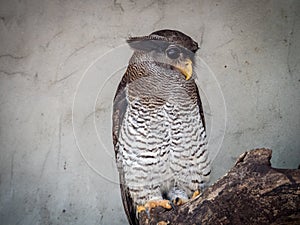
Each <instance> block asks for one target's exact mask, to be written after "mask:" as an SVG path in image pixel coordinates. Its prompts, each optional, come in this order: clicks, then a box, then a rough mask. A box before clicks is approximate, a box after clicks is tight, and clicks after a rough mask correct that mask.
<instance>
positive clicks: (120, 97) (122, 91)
mask: <svg viewBox="0 0 300 225" xmlns="http://www.w3.org/2000/svg"><path fill="white" fill-rule="evenodd" d="M126 86H127V75H126V74H125V75H124V76H123V78H122V80H121V82H120V84H119V86H118V89H117V92H116V95H115V98H114V102H113V118H112V119H113V127H112V134H113V144H114V147H115V154H116V155H117V154H118V152H117V151H118V149H117V148H116V144H117V142H118V137H119V132H120V128H121V126H122V122H123V118H124V115H125V112H126V110H127V105H128V103H127V99H126Z"/></svg>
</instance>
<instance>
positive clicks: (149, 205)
mask: <svg viewBox="0 0 300 225" xmlns="http://www.w3.org/2000/svg"><path fill="white" fill-rule="evenodd" d="M159 206H161V207H163V208H165V209H171V208H173V209H174V204H173V203H172V202H170V201H169V200H165V199H163V200H151V201H149V202H147V203H146V204H145V205H138V206H137V208H136V212H137V214H140V213H141V212H142V211H145V212H146V213H147V215H148V217H150V211H151V209H153V208H156V207H159Z"/></svg>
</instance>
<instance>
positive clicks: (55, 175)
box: [0, 0, 300, 225]
mask: <svg viewBox="0 0 300 225" xmlns="http://www.w3.org/2000/svg"><path fill="white" fill-rule="evenodd" d="M299 12H300V1H298V0H294V1H285V0H282V1H280V0H273V1H267V0H257V1H248V0H245V1H221V0H219V1H217V0H214V1H211V0H207V1H192V0H191V1H163V0H161V1H134V0H128V1H121V0H117V1H116V0H115V1H96V0H86V1H79V0H75V1H71V0H69V1H68V0H66V1H64V0H53V1H39V0H32V1H23V0H18V1H17V0H12V1H4V0H3V1H1V3H0V41H1V42H0V221H1V222H0V223H1V224H5V225H9V224H26V225H27V224H28V225H32V224H126V223H127V222H126V219H125V215H124V213H123V209H122V205H121V199H120V194H119V187H118V185H117V184H116V183H115V179H116V169H115V165H114V163H113V160H112V159H113V150H112V144H111V140H110V126H111V122H110V121H109V120H108V119H109V117H110V113H111V101H112V96H113V93H114V91H115V89H116V83H117V82H118V80H119V79H120V77H121V75H122V73H123V72H124V67H120V68H119V66H120V65H122V63H123V61H124V60H125V62H126V60H127V57H129V55H128V54H127V52H128V51H127V50H126V49H125V50H124V49H123V50H122V49H121V50H119V48H117V47H118V46H120V45H122V44H124V43H125V39H126V38H127V37H128V36H129V35H146V34H149V33H151V32H153V31H154V30H158V29H162V28H171V29H178V30H181V31H183V32H185V33H187V34H189V35H190V36H191V37H193V38H194V39H195V40H197V41H198V42H199V43H200V45H201V49H200V51H199V53H198V55H199V56H200V57H201V59H202V60H203V61H204V62H205V63H206V65H207V66H208V67H209V68H210V70H211V71H210V72H211V73H212V74H214V76H215V78H216V80H215V83H217V84H218V85H219V87H220V90H221V93H222V94H223V97H224V100H225V102H224V103H225V105H226V128H225V130H223V131H222V132H223V134H224V140H223V143H222V145H221V148H220V152H219V154H218V155H217V157H216V158H215V160H214V162H213V163H214V171H213V179H216V178H218V177H220V176H222V175H223V174H224V173H225V172H226V171H227V170H228V169H229V168H230V167H231V166H232V165H233V163H234V161H235V159H236V157H237V156H238V155H239V154H241V153H242V152H244V151H245V150H249V149H252V148H256V147H268V148H272V149H273V158H272V163H273V165H275V166H278V167H284V168H296V167H298V165H299V164H300V152H299V150H300V149H299V147H300V131H299V130H300V124H299V123H300V119H299V118H300V91H299V90H300V89H299V84H300V75H299V72H300V64H299V61H300V46H299V45H300V42H299V40H300V14H299ZM116 48H117V49H116ZM109 51H110V53H111V52H112V51H114V52H117V53H118V52H121V53H120V55H117V56H110V55H109V54H108V55H105V57H104V58H103V57H100V56H101V55H103V54H105V53H107V52H109ZM123 53H124V54H123ZM99 57H100V58H99ZM124 58H125V59H124ZM92 62H94V64H91V63H92ZM90 65H92V67H90V68H89V69H88V67H89V66H90ZM103 68H105V69H103ZM110 68H111V69H112V71H110V72H109V73H108V74H107V73H106V72H108V71H109V70H110ZM200 70H201V68H200ZM95 75H97V76H96V77H95ZM203 76H204V75H203ZM80 81H81V82H80ZM202 85H204V86H205V87H209V85H210V84H209V82H208V83H206V84H205V83H204V84H202ZM205 87H204V88H203V89H205ZM220 90H219V91H220ZM76 93H77V95H75V94H76ZM218 94H220V93H216V96H215V97H216V98H217V96H218ZM74 96H75V98H74ZM87 99H88V100H87ZM218 99H219V98H218ZM85 101H87V102H86V104H84V102H85ZM222 101H223V100H222ZM73 102H74V105H73ZM92 103H93V104H92ZM208 104H210V107H212V108H213V107H214V102H209V101H208ZM72 106H74V107H73V109H74V114H73V116H74V115H75V116H74V117H73V122H74V123H73V124H72ZM90 109H91V110H90ZM93 109H94V112H97V113H93ZM222 110H224V108H222V109H220V112H223V111H222ZM214 113H216V114H217V113H218V111H215V112H211V113H207V115H208V117H211V118H212V119H213V118H214V115H215V114H214ZM107 118H108V119H107ZM219 122H220V121H219ZM221 122H222V121H221ZM222 123H224V121H223V122H222ZM95 124H96V126H95ZM95 127H96V128H97V129H95ZM73 129H74V130H73ZM220 129H221V128H220ZM95 131H97V132H95ZM222 132H221V133H222ZM74 133H75V135H74ZM97 135H98V136H97ZM221 136H222V135H221ZM221 136H220V137H219V140H220V139H221V138H222V137H221ZM75 137H76V138H75ZM95 140H98V142H97V141H95ZM99 140H100V142H99ZM216 141H217V140H216ZM79 150H80V151H79ZM103 152H104V154H103Z"/></svg>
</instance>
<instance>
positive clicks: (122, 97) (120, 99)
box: [112, 72, 138, 225]
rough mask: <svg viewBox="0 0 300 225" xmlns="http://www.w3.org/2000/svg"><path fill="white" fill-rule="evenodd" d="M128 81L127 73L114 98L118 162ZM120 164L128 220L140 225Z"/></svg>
mask: <svg viewBox="0 0 300 225" xmlns="http://www.w3.org/2000/svg"><path fill="white" fill-rule="evenodd" d="M127 79H128V73H127V72H126V73H125V75H124V76H123V78H122V80H121V82H120V84H119V86H118V89H117V92H116V95H115V98H114V103H113V128H112V133H113V144H114V149H115V156H116V160H117V159H118V154H119V149H118V146H117V142H118V138H119V133H120V129H121V126H122V123H123V118H124V115H125V113H126V110H127V106H128V102H127V98H126V86H127V81H128V80H127ZM117 164H118V171H119V177H120V188H121V197H122V202H123V206H124V209H125V212H126V215H127V217H128V220H129V222H130V224H131V225H136V224H138V221H137V218H136V211H135V210H136V209H135V205H134V203H133V201H132V198H131V196H130V192H129V190H128V188H127V186H126V181H125V177H124V171H123V169H122V167H121V166H120V165H119V162H117Z"/></svg>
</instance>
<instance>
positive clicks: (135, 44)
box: [127, 35, 168, 52]
mask: <svg viewBox="0 0 300 225" xmlns="http://www.w3.org/2000/svg"><path fill="white" fill-rule="evenodd" d="M127 43H128V44H129V46H130V47H131V48H133V49H134V50H140V51H146V52H149V51H153V50H155V51H161V50H162V49H165V48H166V47H167V46H168V42H167V41H166V40H165V38H162V37H160V36H157V35H151V36H142V37H129V39H128V40H127Z"/></svg>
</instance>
